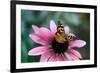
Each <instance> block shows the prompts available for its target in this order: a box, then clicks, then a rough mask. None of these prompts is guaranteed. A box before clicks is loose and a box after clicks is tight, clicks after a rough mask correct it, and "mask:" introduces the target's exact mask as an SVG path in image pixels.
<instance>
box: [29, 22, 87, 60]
mask: <svg viewBox="0 0 100 73" xmlns="http://www.w3.org/2000/svg"><path fill="white" fill-rule="evenodd" d="M58 24H59V25H58V27H57V26H56V24H55V22H54V21H53V20H51V21H50V30H49V29H47V28H45V27H37V26H35V25H32V28H33V30H34V33H32V34H30V35H29V36H30V38H31V39H32V40H33V41H34V42H36V43H38V44H40V45H41V46H39V47H35V48H33V49H31V50H30V51H29V52H28V55H31V56H36V55H41V58H40V62H50V61H52V62H53V61H69V60H80V59H81V58H82V56H81V54H80V53H79V52H78V51H76V50H74V49H73V47H76V48H81V47H83V46H84V45H86V42H85V41H83V40H70V38H71V37H76V36H75V35H74V34H72V33H70V32H69V31H70V28H69V27H68V26H65V27H63V26H62V25H61V24H60V23H58Z"/></svg>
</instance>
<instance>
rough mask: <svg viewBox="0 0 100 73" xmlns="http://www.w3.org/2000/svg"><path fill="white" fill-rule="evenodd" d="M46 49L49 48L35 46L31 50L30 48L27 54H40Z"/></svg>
mask: <svg viewBox="0 0 100 73" xmlns="http://www.w3.org/2000/svg"><path fill="white" fill-rule="evenodd" d="M47 51H50V49H49V48H48V47H45V46H41V47H36V48H33V49H32V50H30V51H29V52H28V55H41V54H43V53H45V52H47Z"/></svg>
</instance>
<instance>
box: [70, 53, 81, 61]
mask: <svg viewBox="0 0 100 73" xmlns="http://www.w3.org/2000/svg"><path fill="white" fill-rule="evenodd" d="M70 55H71V57H72V59H73V60H80V59H79V58H78V57H77V56H75V55H74V54H72V53H70Z"/></svg>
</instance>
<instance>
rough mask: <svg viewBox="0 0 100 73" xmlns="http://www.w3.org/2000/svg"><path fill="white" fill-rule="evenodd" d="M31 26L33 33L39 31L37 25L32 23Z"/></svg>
mask: <svg viewBox="0 0 100 73" xmlns="http://www.w3.org/2000/svg"><path fill="white" fill-rule="evenodd" d="M32 28H33V30H34V32H35V33H39V31H40V30H39V27H37V26H35V25H32Z"/></svg>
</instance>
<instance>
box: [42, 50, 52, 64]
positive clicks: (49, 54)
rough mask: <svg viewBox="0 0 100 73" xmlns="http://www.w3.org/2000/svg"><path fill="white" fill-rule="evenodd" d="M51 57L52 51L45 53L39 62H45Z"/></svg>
mask: <svg viewBox="0 0 100 73" xmlns="http://www.w3.org/2000/svg"><path fill="white" fill-rule="evenodd" d="M51 55H52V50H50V51H47V52H45V53H44V54H42V55H41V58H40V62H47V61H48V59H49V58H50V57H51Z"/></svg>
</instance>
